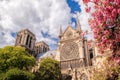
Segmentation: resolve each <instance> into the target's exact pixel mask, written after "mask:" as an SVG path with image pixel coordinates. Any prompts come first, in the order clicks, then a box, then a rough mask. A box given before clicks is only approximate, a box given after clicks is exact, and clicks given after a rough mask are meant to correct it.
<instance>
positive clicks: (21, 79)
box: [4, 69, 34, 80]
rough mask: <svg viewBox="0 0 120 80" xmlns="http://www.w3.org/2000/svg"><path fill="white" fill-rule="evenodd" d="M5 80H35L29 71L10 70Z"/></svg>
mask: <svg viewBox="0 0 120 80" xmlns="http://www.w3.org/2000/svg"><path fill="white" fill-rule="evenodd" d="M4 79H5V80H33V79H34V75H33V74H32V73H30V72H28V71H23V70H19V69H10V70H8V72H7V73H6V75H5V78H4Z"/></svg>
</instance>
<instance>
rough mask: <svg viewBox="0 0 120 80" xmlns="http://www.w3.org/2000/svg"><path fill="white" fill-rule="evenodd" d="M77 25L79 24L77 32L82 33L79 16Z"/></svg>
mask: <svg viewBox="0 0 120 80" xmlns="http://www.w3.org/2000/svg"><path fill="white" fill-rule="evenodd" d="M76 23H77V28H76V30H77V32H80V33H81V32H82V30H81V25H80V21H79V19H78V16H77V18H76Z"/></svg>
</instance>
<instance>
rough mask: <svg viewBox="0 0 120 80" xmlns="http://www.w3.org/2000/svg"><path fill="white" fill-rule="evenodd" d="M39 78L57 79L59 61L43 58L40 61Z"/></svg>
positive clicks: (45, 79) (42, 79)
mask: <svg viewBox="0 0 120 80" xmlns="http://www.w3.org/2000/svg"><path fill="white" fill-rule="evenodd" d="M39 70H40V76H41V79H40V80H59V78H60V73H61V72H60V66H59V62H58V61H56V60H54V59H51V58H45V59H43V60H42V61H41V62H40V69H39Z"/></svg>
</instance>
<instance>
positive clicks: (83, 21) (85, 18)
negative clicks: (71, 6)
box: [73, 0, 93, 39]
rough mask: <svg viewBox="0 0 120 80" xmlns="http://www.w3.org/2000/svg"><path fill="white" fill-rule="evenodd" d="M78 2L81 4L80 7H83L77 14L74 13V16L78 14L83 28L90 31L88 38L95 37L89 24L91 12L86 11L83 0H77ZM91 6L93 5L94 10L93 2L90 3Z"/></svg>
mask: <svg viewBox="0 0 120 80" xmlns="http://www.w3.org/2000/svg"><path fill="white" fill-rule="evenodd" d="M75 1H76V2H78V3H79V5H80V9H81V12H80V13H79V12H77V13H76V14H75V15H73V16H74V17H76V15H77V16H78V17H79V20H80V23H81V28H82V30H83V31H86V30H87V31H88V33H89V34H88V35H86V36H87V38H88V39H93V33H92V31H91V29H90V26H89V24H88V19H89V18H90V17H91V16H90V14H89V13H86V11H85V5H84V4H83V0H75ZM88 5H89V6H90V7H91V10H92V11H93V4H92V3H89V4H88Z"/></svg>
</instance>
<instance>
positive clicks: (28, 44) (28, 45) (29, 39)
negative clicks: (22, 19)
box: [27, 35, 31, 47]
mask: <svg viewBox="0 0 120 80" xmlns="http://www.w3.org/2000/svg"><path fill="white" fill-rule="evenodd" d="M30 38H31V36H30V35H29V38H28V44H27V46H28V47H29V44H30Z"/></svg>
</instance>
